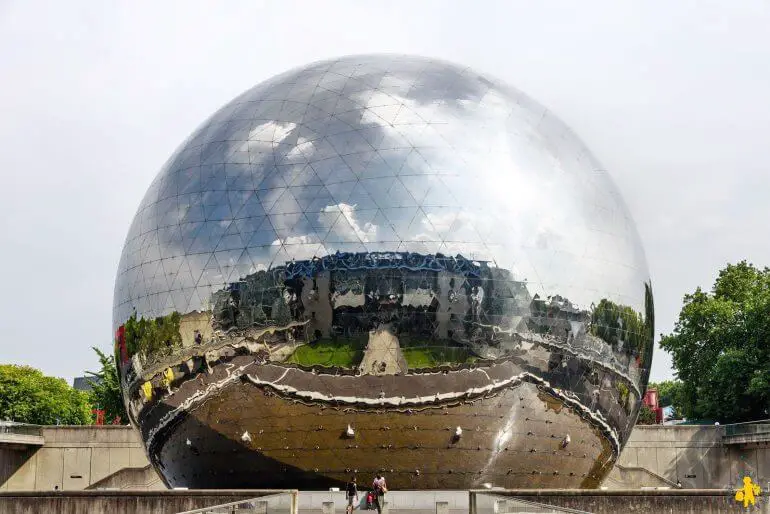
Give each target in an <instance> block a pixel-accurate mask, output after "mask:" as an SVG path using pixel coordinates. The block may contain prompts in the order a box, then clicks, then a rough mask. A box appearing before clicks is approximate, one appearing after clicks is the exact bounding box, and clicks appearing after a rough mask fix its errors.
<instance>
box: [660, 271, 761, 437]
mask: <svg viewBox="0 0 770 514" xmlns="http://www.w3.org/2000/svg"><path fill="white" fill-rule="evenodd" d="M768 313H770V269H768V268H763V269H758V268H756V267H754V266H753V265H752V264H749V263H747V262H746V261H742V262H739V263H738V264H729V265H728V266H727V267H726V268H724V269H723V270H721V271H720V272H719V276H718V277H717V279H716V282H715V283H714V286H713V288H712V289H711V292H705V291H702V290H701V289H700V288H698V289H696V290H695V292H694V293H692V294H688V295H685V297H684V305H683V307H682V311H681V312H680V314H679V320H678V321H677V323H676V325H675V326H674V331H673V333H671V334H669V335H667V336H663V337H662V339H661V342H660V346H661V348H663V349H664V350H666V351H667V352H669V353H670V354H671V356H672V358H673V364H674V368H675V369H676V373H677V376H678V378H679V379H680V380H681V382H682V385H681V390H680V391H679V398H680V401H681V407H682V412H681V414H683V415H684V416H685V417H687V418H690V419H710V420H717V421H720V422H723V423H729V422H741V421H751V420H756V419H763V418H767V417H768V416H770V316H768Z"/></svg>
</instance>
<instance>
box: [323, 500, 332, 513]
mask: <svg viewBox="0 0 770 514" xmlns="http://www.w3.org/2000/svg"><path fill="white" fill-rule="evenodd" d="M321 512H322V513H323V514H334V502H323V504H322V505H321Z"/></svg>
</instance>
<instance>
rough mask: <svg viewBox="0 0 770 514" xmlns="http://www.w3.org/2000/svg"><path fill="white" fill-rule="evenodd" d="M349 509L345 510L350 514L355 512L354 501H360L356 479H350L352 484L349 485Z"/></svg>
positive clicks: (347, 493)
mask: <svg viewBox="0 0 770 514" xmlns="http://www.w3.org/2000/svg"><path fill="white" fill-rule="evenodd" d="M346 495H347V498H348V507H347V509H346V510H345V512H347V513H348V514H351V513H352V512H353V501H354V500H358V486H357V485H356V477H350V482H348V485H347V492H346Z"/></svg>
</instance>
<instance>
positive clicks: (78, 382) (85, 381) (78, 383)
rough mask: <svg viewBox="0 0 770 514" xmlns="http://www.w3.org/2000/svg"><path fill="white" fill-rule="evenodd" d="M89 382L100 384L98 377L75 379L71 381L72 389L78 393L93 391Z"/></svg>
mask: <svg viewBox="0 0 770 514" xmlns="http://www.w3.org/2000/svg"><path fill="white" fill-rule="evenodd" d="M91 382H96V383H99V382H101V379H100V378H99V377H75V378H74V379H73V380H72V387H74V388H75V389H77V390H78V391H86V392H88V391H90V390H91V389H93V388H92V387H91Z"/></svg>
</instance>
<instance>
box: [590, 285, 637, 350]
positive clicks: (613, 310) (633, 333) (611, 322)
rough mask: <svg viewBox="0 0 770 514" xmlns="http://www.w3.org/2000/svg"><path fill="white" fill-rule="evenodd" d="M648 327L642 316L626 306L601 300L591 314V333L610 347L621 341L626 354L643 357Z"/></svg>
mask: <svg viewBox="0 0 770 514" xmlns="http://www.w3.org/2000/svg"><path fill="white" fill-rule="evenodd" d="M648 331H649V327H648V326H647V323H645V320H644V319H642V315H641V314H639V313H637V312H636V311H634V309H632V308H631V307H629V306H627V305H618V304H616V303H615V302H613V301H610V300H607V299H606V298H604V299H602V300H601V301H600V302H599V304H598V305H597V306H596V307H594V310H593V312H592V313H591V333H592V334H593V335H595V336H597V337H599V338H601V339H603V340H604V341H606V342H607V343H608V344H610V345H612V346H616V345H617V344H618V342H619V341H622V342H623V344H624V347H625V349H626V352H627V353H633V352H637V354H639V355H642V356H643V355H645V353H646V351H647V348H648V347H649V346H650V345H649V342H648Z"/></svg>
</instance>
